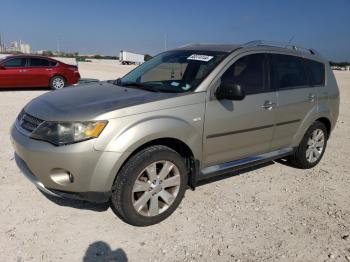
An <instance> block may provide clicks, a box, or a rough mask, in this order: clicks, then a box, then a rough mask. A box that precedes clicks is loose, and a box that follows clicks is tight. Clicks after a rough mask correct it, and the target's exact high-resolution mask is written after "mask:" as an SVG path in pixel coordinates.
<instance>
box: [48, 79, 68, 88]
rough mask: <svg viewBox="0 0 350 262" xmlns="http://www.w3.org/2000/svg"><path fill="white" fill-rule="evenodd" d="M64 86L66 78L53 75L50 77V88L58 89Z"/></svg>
mask: <svg viewBox="0 0 350 262" xmlns="http://www.w3.org/2000/svg"><path fill="white" fill-rule="evenodd" d="M65 86H66V80H65V79H64V78H63V77H62V76H54V77H52V78H51V79H50V88H51V89H52V90H59V89H62V88H63V87H65Z"/></svg>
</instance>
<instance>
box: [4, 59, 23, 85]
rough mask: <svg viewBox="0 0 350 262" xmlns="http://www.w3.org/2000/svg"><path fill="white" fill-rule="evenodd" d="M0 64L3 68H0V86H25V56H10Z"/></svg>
mask: <svg viewBox="0 0 350 262" xmlns="http://www.w3.org/2000/svg"><path fill="white" fill-rule="evenodd" d="M1 65H2V66H3V67H4V68H3V69H0V87H10V88H11V87H25V79H24V70H25V65H26V59H25V58H20V57H18V58H12V59H9V60H6V61H4V62H3V63H2V64H1Z"/></svg>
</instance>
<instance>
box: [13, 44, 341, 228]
mask: <svg viewBox="0 0 350 262" xmlns="http://www.w3.org/2000/svg"><path fill="white" fill-rule="evenodd" d="M338 110H339V91H338V87H337V83H336V80H335V78H334V75H333V73H332V71H331V69H330V67H329V64H328V62H327V61H325V60H324V59H322V58H321V57H320V56H319V54H318V53H317V52H316V51H314V50H311V49H303V48H299V47H296V46H288V45H286V44H282V46H281V45H280V44H277V43H273V44H272V43H266V42H262V41H254V42H250V43H247V44H244V45H189V46H184V47H181V48H178V49H175V50H171V51H167V52H164V53H161V54H159V55H157V56H156V57H154V58H153V59H151V60H150V61H148V62H146V63H144V64H142V65H141V66H139V67H137V68H136V69H134V70H133V71H131V72H130V73H128V74H127V75H126V76H124V77H123V78H121V79H117V80H115V81H107V82H100V83H93V84H90V85H86V86H84V87H77V88H67V89H65V90H60V91H55V92H51V93H46V94H44V95H41V96H39V97H38V98H36V99H34V100H32V101H31V102H30V103H28V104H27V105H26V106H25V107H24V109H23V110H22V112H21V113H20V114H19V116H18V118H17V120H16V121H15V123H14V125H13V127H12V131H11V136H12V141H13V145H14V148H15V151H16V153H15V159H16V162H17V165H18V166H19V168H20V169H21V170H22V172H23V173H24V174H25V175H26V176H27V177H28V178H29V179H30V180H31V181H32V182H33V183H34V184H35V185H36V186H37V187H38V188H39V189H40V190H42V191H44V192H46V193H47V194H50V195H54V196H59V197H68V198H75V199H82V200H87V201H93V202H108V201H109V202H110V204H111V207H112V209H113V211H114V212H115V213H116V215H118V216H119V217H120V218H121V219H122V220H123V221H125V222H126V223H129V224H131V225H135V226H147V225H152V224H155V223H158V222H160V221H162V220H164V219H165V218H167V217H168V216H169V215H170V214H171V213H173V212H174V210H175V209H176V208H177V206H178V205H179V204H180V202H181V200H182V198H183V197H184V194H185V190H186V189H187V188H192V189H194V188H195V187H196V186H197V185H198V184H202V183H205V182H206V181H211V180H213V177H214V176H215V177H217V176H222V175H225V174H232V173H234V172H237V171H239V172H242V170H246V169H247V168H249V169H251V167H252V166H257V165H260V164H262V163H264V162H268V161H272V160H275V159H281V158H285V159H287V160H288V161H289V162H290V163H291V164H293V165H295V166H296V167H298V168H312V167H314V166H315V165H316V164H317V163H318V162H319V161H320V160H321V158H322V156H323V154H324V151H325V148H326V145H327V140H328V138H329V136H330V133H331V131H332V129H333V128H334V127H335V124H336V121H337V118H338Z"/></svg>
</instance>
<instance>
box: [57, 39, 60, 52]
mask: <svg viewBox="0 0 350 262" xmlns="http://www.w3.org/2000/svg"><path fill="white" fill-rule="evenodd" d="M59 52H60V40H59V39H57V54H58V53H59Z"/></svg>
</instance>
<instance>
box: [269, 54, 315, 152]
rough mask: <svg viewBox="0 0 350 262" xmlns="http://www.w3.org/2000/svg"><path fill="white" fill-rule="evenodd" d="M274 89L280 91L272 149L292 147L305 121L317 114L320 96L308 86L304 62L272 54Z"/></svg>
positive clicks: (275, 111)
mask: <svg viewBox="0 0 350 262" xmlns="http://www.w3.org/2000/svg"><path fill="white" fill-rule="evenodd" d="M270 58H271V60H270V61H271V65H272V67H271V69H272V70H271V73H272V75H271V79H272V85H273V86H274V88H275V89H277V106H276V107H275V109H274V113H275V121H276V127H275V133H274V137H273V141H272V143H271V148H272V149H280V148H285V147H289V146H291V144H292V141H293V137H294V135H295V134H296V133H297V130H298V128H299V127H300V125H301V124H302V121H303V120H304V119H305V117H306V116H307V115H308V114H309V113H310V112H311V111H313V110H315V111H317V93H316V90H315V88H314V87H311V86H309V84H308V77H307V73H306V70H305V64H304V61H303V58H301V57H297V56H292V55H284V54H271V55H270Z"/></svg>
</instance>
